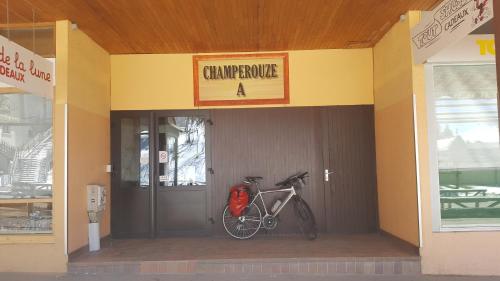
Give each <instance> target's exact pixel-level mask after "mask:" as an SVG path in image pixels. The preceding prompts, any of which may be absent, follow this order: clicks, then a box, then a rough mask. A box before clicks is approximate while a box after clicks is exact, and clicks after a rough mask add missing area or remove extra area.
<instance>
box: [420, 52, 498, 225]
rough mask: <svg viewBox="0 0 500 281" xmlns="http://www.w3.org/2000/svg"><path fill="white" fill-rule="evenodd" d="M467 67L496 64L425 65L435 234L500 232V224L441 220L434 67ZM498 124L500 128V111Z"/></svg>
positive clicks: (441, 63) (432, 211) (453, 63)
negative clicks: (452, 222)
mask: <svg viewBox="0 0 500 281" xmlns="http://www.w3.org/2000/svg"><path fill="white" fill-rule="evenodd" d="M450 65H455V66H467V65H496V63H495V62H493V61H492V62H485V61H470V62H428V63H426V64H424V75H425V93H426V103H427V104H426V105H427V141H428V145H429V155H428V156H429V163H428V164H429V165H428V166H429V184H430V195H431V213H432V231H433V232H485V231H500V223H499V224H498V225H494V224H488V225H485V224H474V225H456V226H443V225H442V219H441V195H440V191H439V163H438V157H439V156H438V149H437V140H438V138H437V134H438V123H437V118H436V108H435V100H436V99H435V96H434V67H436V66H450ZM497 114H498V115H499V118H498V123H499V127H500V111H499V112H498V113H497Z"/></svg>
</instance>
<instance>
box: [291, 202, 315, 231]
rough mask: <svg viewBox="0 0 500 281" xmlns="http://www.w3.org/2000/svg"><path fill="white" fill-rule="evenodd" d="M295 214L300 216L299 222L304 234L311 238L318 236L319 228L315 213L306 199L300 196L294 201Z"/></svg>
mask: <svg viewBox="0 0 500 281" xmlns="http://www.w3.org/2000/svg"><path fill="white" fill-rule="evenodd" d="M293 203H294V204H293V205H294V209H295V214H296V215H297V218H298V223H299V227H300V230H301V231H302V234H304V236H305V237H306V238H307V239H309V240H314V239H316V238H317V237H318V230H317V228H316V220H315V219H314V214H313V212H312V211H311V208H309V205H307V203H306V201H304V199H302V198H300V197H298V196H297V197H296V198H295V200H294V201H293Z"/></svg>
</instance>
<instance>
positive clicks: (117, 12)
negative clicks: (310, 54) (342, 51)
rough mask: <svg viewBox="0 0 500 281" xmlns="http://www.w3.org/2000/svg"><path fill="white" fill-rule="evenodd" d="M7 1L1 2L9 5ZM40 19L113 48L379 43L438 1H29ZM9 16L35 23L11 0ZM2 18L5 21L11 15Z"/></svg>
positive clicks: (19, 1)
mask: <svg viewBox="0 0 500 281" xmlns="http://www.w3.org/2000/svg"><path fill="white" fill-rule="evenodd" d="M6 2H7V0H0V6H3V7H0V9H2V10H4V11H5V6H6V4H5V3H6ZM29 2H30V3H31V4H32V5H33V7H34V8H35V20H36V21H38V22H47V21H55V20H61V19H69V20H71V21H72V22H75V23H77V24H78V27H79V28H80V29H81V30H83V31H84V32H85V33H87V34H88V35H89V36H90V37H92V38H93V39H94V40H95V41H96V42H97V43H99V44H100V45H101V46H102V47H104V48H105V49H106V50H108V51H109V52H110V53H113V54H128V53H197V52H234V51H274V50H309V49H331V48H362V47H371V46H373V45H374V44H375V43H376V42H377V41H378V40H379V39H380V38H381V37H382V36H383V35H384V34H385V32H386V31H387V30H388V29H389V28H390V27H391V26H392V25H393V24H394V23H395V22H397V21H398V19H399V16H400V15H401V14H403V13H405V12H406V11H408V10H428V9H430V8H432V7H433V6H434V5H435V4H436V3H437V2H439V0H29ZM9 4H10V5H9V6H10V11H11V13H10V19H9V20H10V22H11V23H12V22H30V21H32V19H33V13H32V11H31V9H30V5H29V4H27V2H26V0H10V3H9ZM0 20H1V21H2V22H3V23H5V22H6V19H5V18H1V17H0Z"/></svg>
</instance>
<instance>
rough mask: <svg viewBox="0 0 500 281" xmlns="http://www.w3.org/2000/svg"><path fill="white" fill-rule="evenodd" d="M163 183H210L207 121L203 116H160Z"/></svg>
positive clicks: (173, 184) (161, 180)
mask: <svg viewBox="0 0 500 281" xmlns="http://www.w3.org/2000/svg"><path fill="white" fill-rule="evenodd" d="M159 134H160V140H159V141H160V148H161V149H165V151H166V153H167V157H166V161H162V162H164V163H160V176H161V178H160V186H192V185H206V165H205V121H204V119H203V118H200V117H168V118H159Z"/></svg>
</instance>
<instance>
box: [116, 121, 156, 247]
mask: <svg viewBox="0 0 500 281" xmlns="http://www.w3.org/2000/svg"><path fill="white" fill-rule="evenodd" d="M150 120H151V114H150V113H143V112H112V115H111V155H112V156H111V157H112V163H113V164H112V166H113V173H112V177H111V200H112V204H111V227H112V234H113V237H117V238H128V237H131V238H132V237H152V236H153V234H154V232H153V228H152V225H153V224H152V217H153V216H152V215H153V212H152V210H153V209H152V204H151V202H152V195H153V193H152V184H151V178H152V176H151V165H150V162H151V156H150V147H151V143H152V140H151V138H150V131H151V128H150V127H151V122H150Z"/></svg>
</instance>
